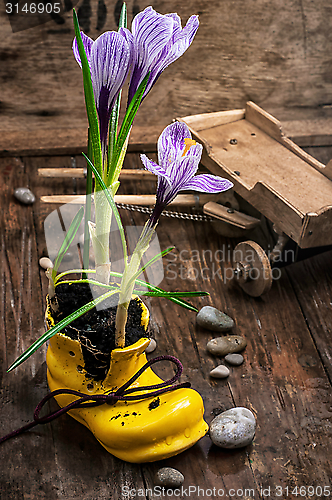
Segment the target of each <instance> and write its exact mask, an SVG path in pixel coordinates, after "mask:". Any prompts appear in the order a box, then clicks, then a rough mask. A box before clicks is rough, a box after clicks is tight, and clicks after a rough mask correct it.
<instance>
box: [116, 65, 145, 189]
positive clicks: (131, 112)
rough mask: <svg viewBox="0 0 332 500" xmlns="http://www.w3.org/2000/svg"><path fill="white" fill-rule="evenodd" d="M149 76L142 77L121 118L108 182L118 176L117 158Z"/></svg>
mask: <svg viewBox="0 0 332 500" xmlns="http://www.w3.org/2000/svg"><path fill="white" fill-rule="evenodd" d="M149 76H150V73H148V74H147V75H146V77H145V78H144V80H143V81H142V82H141V84H140V86H139V87H138V89H137V91H136V93H135V95H134V97H133V99H132V101H131V103H130V104H129V106H128V109H127V111H126V114H125V117H124V119H123V122H122V125H121V128H120V132H119V136H118V139H117V142H116V148H115V151H114V154H113V157H112V160H111V166H110V172H109V179H110V182H114V181H115V180H117V178H118V177H119V174H120V170H121V165H120V166H119V165H118V162H119V159H120V156H121V152H122V149H123V146H124V145H125V142H126V140H127V136H128V134H129V132H130V129H131V126H132V124H133V121H134V118H135V115H136V113H137V111H138V108H139V106H140V104H141V101H142V97H143V94H144V91H145V87H146V85H147V83H148V80H149ZM119 167H120V168H119Z"/></svg>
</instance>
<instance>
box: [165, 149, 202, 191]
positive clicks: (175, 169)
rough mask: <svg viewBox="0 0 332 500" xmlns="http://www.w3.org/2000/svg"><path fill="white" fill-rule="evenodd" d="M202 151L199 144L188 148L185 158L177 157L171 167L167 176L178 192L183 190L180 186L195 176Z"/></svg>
mask: <svg viewBox="0 0 332 500" xmlns="http://www.w3.org/2000/svg"><path fill="white" fill-rule="evenodd" d="M202 151H203V146H202V145H201V144H195V145H194V146H191V147H190V149H189V150H188V151H187V153H186V155H185V156H182V155H181V156H180V157H178V159H177V161H176V162H174V163H173V164H172V165H171V168H170V169H169V171H168V174H169V175H170V177H171V179H172V183H173V185H174V186H176V188H177V190H178V191H180V190H182V189H184V188H183V187H182V186H183V185H184V184H186V183H187V182H189V181H190V180H191V178H192V177H193V176H194V175H195V174H196V172H197V169H198V165H199V162H200V160H201V156H202Z"/></svg>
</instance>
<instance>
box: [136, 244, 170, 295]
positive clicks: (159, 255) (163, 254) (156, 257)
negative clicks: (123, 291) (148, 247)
mask: <svg viewBox="0 0 332 500" xmlns="http://www.w3.org/2000/svg"><path fill="white" fill-rule="evenodd" d="M174 248H175V247H168V248H166V250H163V251H162V252H159V253H158V254H157V255H154V256H153V257H152V259H150V260H149V261H148V262H147V263H146V264H145V265H144V266H143V267H141V268H140V269H139V270H138V271H137V272H136V273H135V274H134V275H133V276H132V277H131V278H130V280H129V281H128V284H127V286H130V284H131V283H132V282H133V281H135V280H136V278H138V276H139V275H140V274H142V273H143V272H144V271H145V270H146V269H147V268H148V267H149V266H152V264H154V263H155V262H156V261H157V260H158V259H160V258H162V257H164V256H165V255H167V254H168V253H170V252H171V251H172V250H174Z"/></svg>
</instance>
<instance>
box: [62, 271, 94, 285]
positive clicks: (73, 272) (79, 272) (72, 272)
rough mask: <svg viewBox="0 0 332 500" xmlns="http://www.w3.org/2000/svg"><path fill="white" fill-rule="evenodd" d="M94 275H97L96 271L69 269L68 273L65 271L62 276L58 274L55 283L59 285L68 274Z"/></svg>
mask: <svg viewBox="0 0 332 500" xmlns="http://www.w3.org/2000/svg"><path fill="white" fill-rule="evenodd" d="M81 273H85V274H92V273H96V270H95V269H68V271H64V272H63V273H61V274H58V275H57V277H56V278H55V280H54V283H57V282H58V281H59V280H60V279H61V278H62V277H63V276H66V275H67V274H81Z"/></svg>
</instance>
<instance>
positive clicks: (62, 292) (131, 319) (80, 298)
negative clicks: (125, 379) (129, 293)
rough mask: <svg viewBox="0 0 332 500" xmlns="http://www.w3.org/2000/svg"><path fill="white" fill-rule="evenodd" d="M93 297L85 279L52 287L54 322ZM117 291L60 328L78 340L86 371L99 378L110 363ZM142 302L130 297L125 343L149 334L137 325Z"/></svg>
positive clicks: (103, 376)
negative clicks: (54, 310) (97, 307)
mask: <svg viewBox="0 0 332 500" xmlns="http://www.w3.org/2000/svg"><path fill="white" fill-rule="evenodd" d="M92 299H93V297H92V293H91V290H90V285H89V284H88V283H71V284H68V283H63V284H59V285H58V286H57V288H56V297H55V298H53V299H52V300H51V304H54V303H56V302H57V303H58V306H59V307H58V311H56V312H52V315H53V318H54V321H55V323H58V322H59V321H61V320H62V319H63V318H66V317H67V316H68V315H69V314H71V313H72V312H74V311H76V310H77V309H79V308H80V307H82V306H84V305H85V304H87V303H88V302H90V301H91V300H92ZM117 301H118V294H116V295H114V296H113V297H111V298H110V299H108V300H105V301H104V302H103V303H102V304H101V306H102V309H99V310H97V309H96V308H93V309H91V310H90V311H88V312H87V313H85V314H83V316H80V317H79V318H77V319H76V320H75V321H73V322H72V323H71V324H70V325H68V326H66V327H65V328H63V329H62V332H63V333H64V334H65V335H67V336H68V337H70V338H71V339H73V340H78V341H79V342H80V344H81V347H82V353H83V358H84V363H85V366H84V368H85V370H86V371H87V375H88V376H90V377H92V378H93V379H94V380H103V379H104V378H105V377H106V375H107V372H108V370H109V366H110V360H111V351H112V350H113V349H114V348H115V316H116V309H117V306H116V304H117ZM142 311H143V308H142V305H141V302H140V300H139V299H133V300H131V302H130V304H129V308H128V321H127V324H126V347H127V346H129V345H131V344H134V343H135V342H137V341H138V340H139V339H140V338H142V337H149V333H148V332H146V331H145V329H144V327H143V326H142V325H141V316H142Z"/></svg>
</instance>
